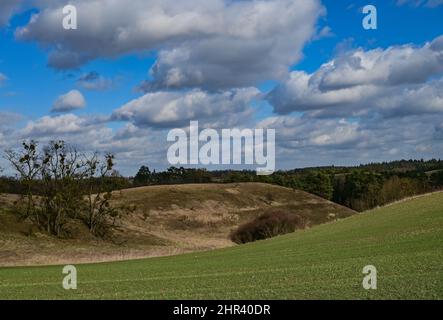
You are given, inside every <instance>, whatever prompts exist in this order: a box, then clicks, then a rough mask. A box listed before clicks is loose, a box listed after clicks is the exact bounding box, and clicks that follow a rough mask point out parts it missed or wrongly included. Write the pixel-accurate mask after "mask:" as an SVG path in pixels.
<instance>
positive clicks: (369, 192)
mask: <svg viewBox="0 0 443 320" xmlns="http://www.w3.org/2000/svg"><path fill="white" fill-rule="evenodd" d="M106 179H107V183H106V189H107V190H109V189H113V190H119V189H124V188H132V187H140V186H149V185H167V184H189V183H237V182H263V183H270V184H276V185H280V186H284V187H288V188H293V189H299V190H304V191H306V192H309V193H313V194H315V195H318V196H320V197H322V198H325V199H327V200H331V201H334V202H336V203H339V204H342V205H344V206H347V207H349V208H352V209H354V210H357V211H364V210H368V209H371V208H374V207H377V206H381V205H384V204H387V203H390V202H393V201H396V200H400V199H403V198H406V197H409V196H414V195H418V194H423V193H427V192H432V191H436V190H441V189H443V161H442V160H440V159H438V160H436V159H432V160H428V161H425V160H400V161H393V162H383V163H370V164H365V165H360V166H355V167H336V166H329V167H313V168H303V169H294V170H284V171H283V170H282V171H277V172H275V173H274V174H272V175H270V176H257V175H256V172H255V171H252V170H251V171H248V170H244V171H232V170H218V171H207V170H205V169H187V168H176V167H170V168H169V169H167V170H165V171H155V170H152V171H151V170H150V169H149V167H148V166H142V167H141V168H140V169H139V171H138V172H137V174H136V175H135V177H133V178H127V177H123V176H121V175H119V174H118V172H115V171H114V172H113V173H112V174H110V175H109V176H108V177H107V178H106ZM97 185H98V184H97ZM100 185H101V186H102V185H103V183H100ZM22 188H23V186H22V184H21V183H20V181H18V180H17V179H16V178H12V177H2V178H0V192H3V193H22V192H23V190H22ZM97 188H98V186H97ZM97 191H98V190H97ZM35 193H36V194H38V186H36V190H35Z"/></svg>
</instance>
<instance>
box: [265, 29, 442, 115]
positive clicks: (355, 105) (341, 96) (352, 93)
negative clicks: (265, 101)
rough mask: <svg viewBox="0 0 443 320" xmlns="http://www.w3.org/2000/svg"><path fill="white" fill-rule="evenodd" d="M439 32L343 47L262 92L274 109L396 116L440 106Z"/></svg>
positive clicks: (312, 113)
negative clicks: (416, 39) (396, 42)
mask: <svg viewBox="0 0 443 320" xmlns="http://www.w3.org/2000/svg"><path fill="white" fill-rule="evenodd" d="M442 73H443V36H440V37H438V38H436V39H435V40H434V41H432V42H430V43H426V44H425V45H424V46H422V47H414V46H412V45H404V46H397V47H390V48H388V49H386V50H382V49H375V50H370V51H363V50H362V49H358V50H355V51H352V52H350V53H344V54H342V55H340V56H339V57H337V58H336V59H334V60H332V61H330V62H328V63H326V64H324V65H322V66H321V67H320V68H319V69H318V70H317V71H315V72H314V73H312V74H307V73H306V72H303V71H293V72H292V73H291V74H290V76H289V78H288V80H287V81H286V82H285V83H283V84H281V85H279V86H278V87H277V88H276V89H275V90H274V91H272V92H271V93H270V94H269V96H268V98H269V100H270V102H271V104H273V106H274V108H275V111H276V112H277V113H281V114H285V113H290V112H293V111H304V112H309V113H310V114H311V115H317V116H339V117H343V116H361V115H364V114H368V113H373V112H374V113H381V114H385V115H388V116H401V115H405V114H414V113H421V112H425V113H428V112H442V111H443V95H442V88H443V79H441V77H440V76H441V74H442Z"/></svg>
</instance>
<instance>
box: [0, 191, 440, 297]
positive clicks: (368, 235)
mask: <svg viewBox="0 0 443 320" xmlns="http://www.w3.org/2000/svg"><path fill="white" fill-rule="evenodd" d="M442 263H443V193H438V194H432V195H428V196H424V197H420V198H416V199H413V200H408V201H404V202H401V203H398V204H395V205H391V206H388V207H384V208H381V209H377V210H373V211H370V212H367V213H365V214H361V215H356V216H352V217H349V218H346V219H343V220H340V221H337V222H332V223H328V224H324V225H320V226H316V227H314V228H312V229H309V230H304V231H299V232H296V233H294V234H290V235H286V236H282V237H278V238H274V239H271V240H267V241H261V242H256V243H252V244H248V245H243V246H237V247H233V248H227V249H222V250H216V251H210V252H202V253H194V254H187V255H181V256H173V257H165V258H152V259H145V260H137V261H127V262H116V263H103V264H91V265H78V266H77V270H78V289H77V290H70V291H66V290H64V289H63V288H62V279H63V275H62V267H61V266H51V267H27V268H2V269H0V298H2V299H308V298H314V299H442V298H443V264H442ZM365 265H374V266H376V267H377V271H378V289H377V290H371V291H367V290H364V289H363V287H362V279H363V276H364V275H363V274H362V269H363V267H364V266H365Z"/></svg>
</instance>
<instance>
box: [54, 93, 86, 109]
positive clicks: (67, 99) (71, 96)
mask: <svg viewBox="0 0 443 320" xmlns="http://www.w3.org/2000/svg"><path fill="white" fill-rule="evenodd" d="M85 106H86V101H85V98H84V97H83V95H82V93H81V92H80V91H78V90H71V91H69V92H68V93H66V94H63V95H61V96H60V97H58V98H57V100H56V101H55V102H54V106H53V107H52V110H51V111H52V112H69V111H72V110H76V109H83V108H84V107H85Z"/></svg>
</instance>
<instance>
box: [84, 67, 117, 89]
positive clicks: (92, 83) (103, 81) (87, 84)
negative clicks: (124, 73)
mask: <svg viewBox="0 0 443 320" xmlns="http://www.w3.org/2000/svg"><path fill="white" fill-rule="evenodd" d="M77 84H78V85H79V86H80V87H82V88H83V89H86V90H97V91H103V90H107V89H109V88H110V87H112V85H113V81H112V80H111V79H107V78H105V77H103V76H101V75H100V74H99V73H98V72H96V71H91V72H88V73H86V74H83V75H82V76H80V78H79V79H78V80H77Z"/></svg>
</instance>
